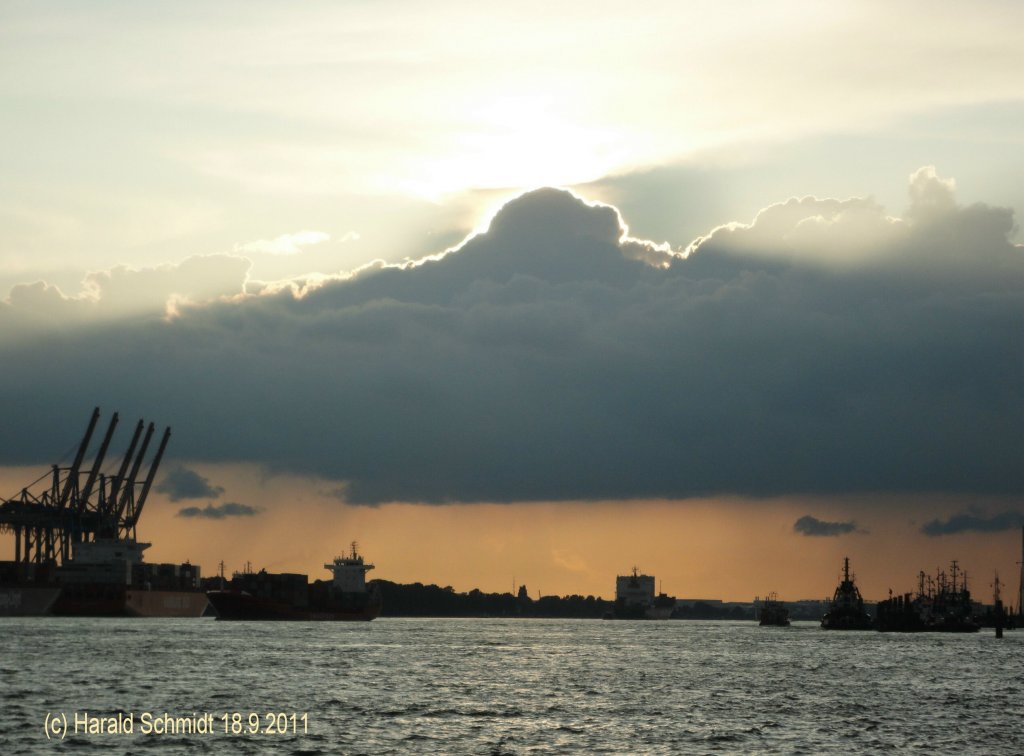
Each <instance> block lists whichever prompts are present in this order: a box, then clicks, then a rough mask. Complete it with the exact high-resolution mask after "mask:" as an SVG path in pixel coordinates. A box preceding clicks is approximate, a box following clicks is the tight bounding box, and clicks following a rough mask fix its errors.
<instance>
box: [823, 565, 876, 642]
mask: <svg viewBox="0 0 1024 756" xmlns="http://www.w3.org/2000/svg"><path fill="white" fill-rule="evenodd" d="M821 627H822V628H823V629H825V630H870V629H871V628H872V627H874V623H873V621H872V619H871V615H870V614H868V611H867V609H865V608H864V599H863V598H862V597H861V595H860V590H859V589H858V588H857V586H856V585H855V584H854V582H853V577H852V576H851V575H850V558H849V557H846V558H844V559H843V579H842V580H841V581H840V583H839V585H838V586H836V590H835V593H834V594H833V595H832V601H830V602H829V605H828V610H827V611H826V612H825V616H824V617H822V618H821Z"/></svg>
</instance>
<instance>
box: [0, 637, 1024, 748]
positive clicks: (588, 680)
mask: <svg viewBox="0 0 1024 756" xmlns="http://www.w3.org/2000/svg"><path fill="white" fill-rule="evenodd" d="M1022 671H1024V631H1020V630H1017V631H1011V632H1008V633H1007V634H1006V637H1005V638H1004V639H1002V640H1000V641H997V640H996V639H995V638H994V637H993V631H991V630H987V631H982V632H981V633H979V634H977V635H960V636H956V635H933V634H932V635H912V636H900V635H887V634H879V633H874V632H857V633H827V632H823V631H821V630H819V629H818V628H817V626H816V625H812V624H810V623H806V624H802V623H796V624H795V625H794V627H791V628H760V627H758V626H756V625H754V624H753V623H738V622H737V623H733V622H678V621H677V622H601V621H587V620H579V621H572V620H568V621H563V620H550V621H546V620H449V619H435V620H430V619H415V620H413V619H379V620H377V621H375V622H372V623H368V624H364V623H351V624H350V623H335V624H328V623H325V624H319V623H235V622H216V621H213V620H172V619H159V620H157V619H151V620H131V619H123V620H121V619H55V618H25V619H10V618H8V619H3V620H0V697H2V700H0V753H5V754H15V753H24V754H37V753H44V752H47V751H50V750H53V751H65V750H74V751H76V752H78V751H85V752H88V751H94V752H97V753H150V752H163V751H167V752H172V753H219V752H233V753H258V754H263V753H268V754H269V753H275V754H276V753H284V754H289V753H290V754H334V753H353V754H355V753H368V754H377V753H481V754H492V753H493V754H498V753H501V754H518V753H572V752H578V753H665V754H675V753H684V754H685V753H721V752H740V753H752V752H769V753H773V752H783V753H875V752H878V751H881V750H890V749H899V750H920V751H925V752H933V753H964V752H968V753H992V754H995V753H1006V754H1020V753H1024V736H1022V734H1021V728H1022V724H1021V723H1022V718H1024V674H1022ZM75 713H78V715H79V717H82V716H83V715H84V714H85V713H89V714H90V715H96V716H100V717H105V718H109V717H117V716H120V717H121V718H122V721H124V720H125V719H126V718H127V717H128V716H129V715H131V716H132V722H133V733H131V734H126V733H118V734H90V733H87V732H81V731H80V732H79V733H78V734H75V733H74V732H70V733H68V734H67V735H66V736H65V739H64V740H63V741H61V740H59V739H58V738H59V735H58V734H54V733H51V736H52V737H53V738H54V740H50V741H48V740H47V735H46V732H45V722H46V718H47V716H48V715H50V716H53V715H56V716H57V717H58V722H60V719H59V717H60V716H61V714H63V715H64V716H66V717H67V718H68V724H69V728H70V729H71V730H73V729H74V725H73V720H74V715H75ZM225 713H227V714H229V717H228V720H227V727H228V729H229V730H230V729H231V727H232V719H231V717H230V714H232V713H238V714H239V715H240V716H239V717H238V718H237V719H235V720H234V725H235V727H236V729H239V730H240V732H239V734H230V733H229V734H225V733H224V729H225V722H224V719H223V718H222V716H223V715H224V714H225ZM144 714H148V715H150V716H152V717H156V718H160V717H162V716H163V715H165V714H166V715H169V716H170V717H171V718H175V717H187V718H191V717H193V715H196V716H197V717H202V715H204V714H210V715H212V722H213V724H214V732H212V733H203V734H197V733H193V734H187V733H178V734H171V733H162V734H154V733H150V734H142V733H141V732H140V729H141V725H142V717H143V715H144ZM250 714H253V715H255V718H254V720H250ZM267 714H284V715H287V718H286V719H282V718H280V717H267ZM292 714H295V715H296V718H295V720H292V719H291V716H290V715H292ZM303 714H305V715H306V724H305V727H304V726H303V721H302V715H303ZM271 720H273V724H276V725H278V728H280V726H281V725H282V724H283V725H284V729H286V730H287V732H286V733H284V734H281V733H276V732H266V731H265V730H266V729H267V727H268V724H270V723H271ZM252 721H255V722H256V723H257V725H258V728H259V731H258V732H250V731H249V726H250V724H251V722H252ZM293 722H294V724H293ZM58 728H59V726H58ZM275 729H277V728H275Z"/></svg>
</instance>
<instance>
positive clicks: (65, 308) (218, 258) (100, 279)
mask: <svg viewBox="0 0 1024 756" xmlns="http://www.w3.org/2000/svg"><path fill="white" fill-rule="evenodd" d="M250 266H251V263H250V262H249V260H247V259H245V258H242V257H238V256H235V255H196V256H193V257H188V258H186V259H184V260H182V261H181V262H180V263H176V264H167V265H160V266H157V267H152V268H131V267H128V266H123V265H121V266H117V267H114V268H111V269H109V270H104V271H94V272H92V273H89V274H88V275H87V276H86V277H85V279H84V280H83V282H82V289H81V290H80V291H79V292H77V293H71V294H69V293H65V292H63V291H61V290H60V289H59V288H58V287H56V286H51V285H50V284H47V283H46V282H44V281H37V282H34V283H28V284H19V285H17V286H14V287H13V288H12V289H11V292H10V294H9V295H8V297H7V299H6V300H5V301H3V302H0V341H3V340H5V339H6V340H10V339H11V337H12V335H14V334H17V333H20V334H22V335H24V333H25V332H26V331H27V330H28V331H33V332H36V331H39V330H45V329H52V328H53V327H55V326H57V327H59V328H60V329H61V330H64V331H70V330H74V329H76V328H80V327H83V326H89V327H91V326H94V325H96V324H100V323H104V322H109V321H112V320H125V319H129V318H137V317H157V318H161V317H165V316H167V315H168V314H178V312H179V311H180V309H181V308H182V307H183V306H186V305H189V304H201V303H206V302H211V301H214V300H216V299H219V298H222V297H232V296H239V295H241V294H243V293H244V291H245V282H246V277H247V275H248V272H249V268H250Z"/></svg>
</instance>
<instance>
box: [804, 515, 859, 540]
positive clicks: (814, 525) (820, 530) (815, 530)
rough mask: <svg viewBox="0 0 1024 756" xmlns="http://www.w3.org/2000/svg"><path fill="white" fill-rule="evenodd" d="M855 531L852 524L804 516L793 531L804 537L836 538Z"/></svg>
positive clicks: (854, 526) (854, 525) (855, 526)
mask: <svg viewBox="0 0 1024 756" xmlns="http://www.w3.org/2000/svg"><path fill="white" fill-rule="evenodd" d="M856 529H857V525H856V524H855V523H854V522H852V521H851V522H827V521H825V520H819V519H818V518H817V517H812V516H811V515H804V516H803V517H801V518H800V519H799V520H797V521H796V522H795V523H793V530H794V531H795V532H797V533H800V534H802V535H805V536H838V535H843V534H844V533H852V532H854V531H855V530H856Z"/></svg>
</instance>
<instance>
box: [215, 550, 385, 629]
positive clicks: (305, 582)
mask: <svg viewBox="0 0 1024 756" xmlns="http://www.w3.org/2000/svg"><path fill="white" fill-rule="evenodd" d="M373 568H374V565H372V564H366V563H365V562H364V561H363V557H362V556H361V555H360V554H359V553H358V551H357V550H356V543H355V542H354V541H353V542H352V551H351V553H350V554H349V555H348V556H341V557H336V558H335V559H334V561H333V562H332V563H330V564H325V565H324V569H326V570H329V571H330V572H331V573H332V574H333V576H334V578H333V580H331V581H326V580H317V581H315V582H313V583H310V582H309V576H307V575H298V574H294V573H274V574H272V573H269V572H267V571H266V570H260V571H259V572H255V573H254V572H243V573H238V572H236V573H235V574H234V576H232V578H231V581H230V582H229V583H228V585H227V586H226V587H225V588H224V589H222V590H218V591H209V592H208V593H207V594H206V595H207V597H208V598H209V599H210V604H211V605H212V606H213V608H214V611H216V612H217V618H218V619H222V620H316V621H334V622H338V621H364V622H368V621H370V620H372V619H376V617H377V616H378V615H379V614H380V610H381V598H380V592H379V591H378V590H377V587H376V586H375V585H371V586H367V585H366V573H367V572H369V571H370V570H372V569H373Z"/></svg>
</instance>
